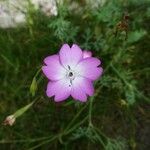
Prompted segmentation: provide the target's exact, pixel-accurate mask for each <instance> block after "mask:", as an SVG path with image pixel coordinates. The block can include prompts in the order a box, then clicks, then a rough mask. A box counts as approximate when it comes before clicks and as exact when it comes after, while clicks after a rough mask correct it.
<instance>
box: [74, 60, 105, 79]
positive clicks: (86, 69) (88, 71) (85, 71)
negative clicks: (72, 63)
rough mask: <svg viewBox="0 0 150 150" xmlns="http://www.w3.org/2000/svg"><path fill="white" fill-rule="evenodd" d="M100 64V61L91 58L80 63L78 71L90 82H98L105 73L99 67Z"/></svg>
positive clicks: (77, 67)
mask: <svg viewBox="0 0 150 150" xmlns="http://www.w3.org/2000/svg"><path fill="white" fill-rule="evenodd" d="M100 64H101V62H100V60H99V59H97V58H94V57H89V58H86V59H83V60H82V61H81V62H79V64H78V65H77V66H76V71H77V72H78V73H79V74H80V75H81V76H83V77H86V78H88V79H90V80H96V79H98V78H99V77H100V76H101V74H102V72H103V69H102V68H101V67H98V66H99V65H100Z"/></svg>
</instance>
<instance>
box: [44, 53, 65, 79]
mask: <svg viewBox="0 0 150 150" xmlns="http://www.w3.org/2000/svg"><path fill="white" fill-rule="evenodd" d="M44 62H45V64H46V65H47V66H43V67H42V71H43V73H44V74H45V75H46V77H47V78H48V79H49V80H53V81H55V80H60V79H62V78H64V76H65V68H63V66H62V65H61V64H60V61H59V56H58V55H52V56H48V57H46V58H45V59H44Z"/></svg>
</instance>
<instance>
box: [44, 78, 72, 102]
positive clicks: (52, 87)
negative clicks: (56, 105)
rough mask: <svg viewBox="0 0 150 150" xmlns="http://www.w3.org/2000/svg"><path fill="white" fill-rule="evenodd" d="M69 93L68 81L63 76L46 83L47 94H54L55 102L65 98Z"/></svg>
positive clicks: (49, 95) (50, 95)
mask: <svg viewBox="0 0 150 150" xmlns="http://www.w3.org/2000/svg"><path fill="white" fill-rule="evenodd" d="M70 93H71V87H70V86H69V81H68V80H67V79H65V78H64V79H62V80H59V81H53V82H49V83H48V85H47V90H46V94H47V96H48V97H52V96H55V98H54V100H55V101H56V102H60V101H63V100H65V99H67V98H68V97H69V96H70Z"/></svg>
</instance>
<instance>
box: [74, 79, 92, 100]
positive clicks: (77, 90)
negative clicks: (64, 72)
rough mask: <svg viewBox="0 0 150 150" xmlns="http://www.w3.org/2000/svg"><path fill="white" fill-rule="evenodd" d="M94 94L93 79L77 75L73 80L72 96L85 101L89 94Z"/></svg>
mask: <svg viewBox="0 0 150 150" xmlns="http://www.w3.org/2000/svg"><path fill="white" fill-rule="evenodd" d="M93 94H94V87H93V85H92V82H91V80H88V79H86V78H83V77H77V78H75V79H74V80H73V85H72V90H71V96H72V97H73V98H74V99H77V100H80V101H82V102H85V101H86V100H87V95H89V96H92V95H93Z"/></svg>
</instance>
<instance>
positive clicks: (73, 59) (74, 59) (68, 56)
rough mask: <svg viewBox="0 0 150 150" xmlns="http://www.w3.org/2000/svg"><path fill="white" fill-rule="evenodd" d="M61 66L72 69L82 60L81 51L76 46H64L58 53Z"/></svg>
mask: <svg viewBox="0 0 150 150" xmlns="http://www.w3.org/2000/svg"><path fill="white" fill-rule="evenodd" d="M59 56H60V61H61V64H62V65H63V66H64V67H65V68H68V66H70V68H71V69H73V68H74V67H75V66H76V65H77V64H78V62H79V61H80V60H81V59H82V57H83V56H82V50H81V49H80V47H79V46H78V45H76V44H73V45H72V47H71V48H70V47H69V45H68V44H64V45H63V46H62V47H61V49H60V52H59Z"/></svg>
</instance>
